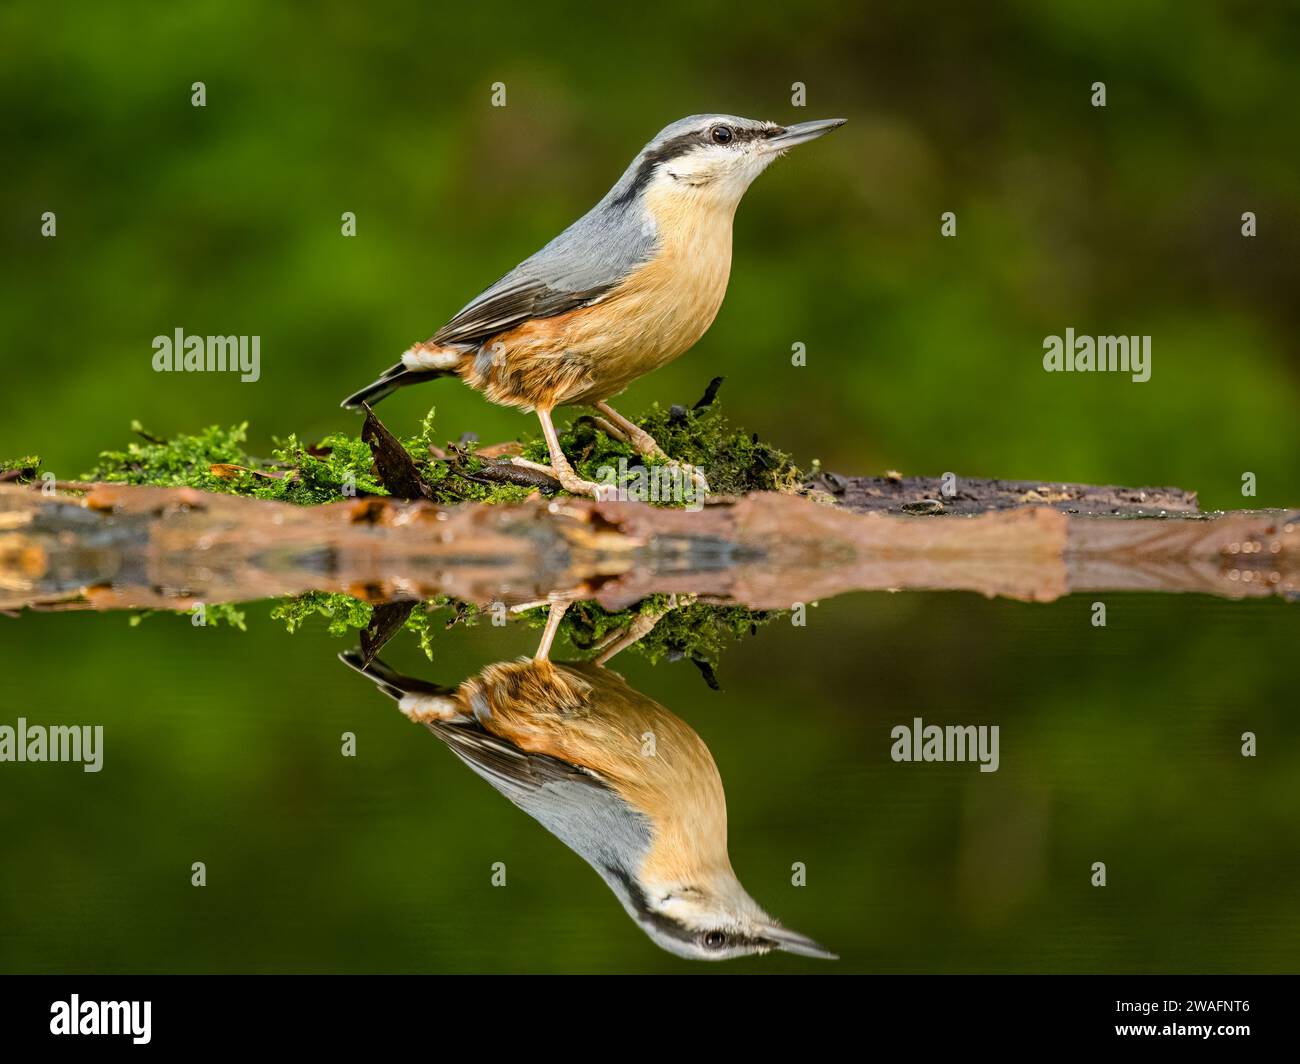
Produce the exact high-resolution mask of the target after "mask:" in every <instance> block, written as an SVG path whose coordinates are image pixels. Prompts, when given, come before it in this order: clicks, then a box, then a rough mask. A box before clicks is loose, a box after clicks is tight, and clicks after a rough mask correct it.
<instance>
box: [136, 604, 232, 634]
mask: <svg viewBox="0 0 1300 1064" xmlns="http://www.w3.org/2000/svg"><path fill="white" fill-rule="evenodd" d="M196 609H197V607H191V608H190V609H187V610H138V611H136V612H135V613H133V614H131V619H130V625H131V627H132V628H135V627H137V626H138V625H139V624H140V622H141V621H145V620H148V619H149V618H150V617H155V616H157V615H158V614H160V613H161V614H172V615H173V616H179V617H189V618H191V619H192V618H193V617H194V616H195V611H196ZM191 623H193V622H192V620H191ZM223 624H224V625H225V626H226V627H227V628H238V629H239V630H240V631H241V632H247V631H248V625H247V624H246V623H245V617H244V611H243V610H241V609H240V608H239V607H238V606H237V605H236V604H235V603H232V602H214V603H212V604H211V605H206V604H205V605H204V607H203V624H201V625H197V626H196V627H200V628H220V627H221V626H222V625H223Z"/></svg>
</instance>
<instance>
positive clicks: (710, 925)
mask: <svg viewBox="0 0 1300 1064" xmlns="http://www.w3.org/2000/svg"><path fill="white" fill-rule="evenodd" d="M637 909H638V910H639V912H638V913H637V914H636V919H637V922H638V923H639V924H641V926H642V928H644V930H645V932H646V934H648V935H649V936H650V937H651V938H652V939H653V940H654V941H655V943H656V944H657V945H659V946H661V947H662V948H663V949H666V950H668V952H670V953H675V954H677V956H679V957H685V958H686V959H687V960H704V961H725V960H731V959H732V958H734V957H748V956H751V955H753V954H759V953H770V952H771V951H772V950H781V951H783V952H785V953H797V954H799V955H800V956H803V957H816V958H819V959H821V960H838V959H839V958H838V957H837V956H836V955H835V954H834V953H832V952H831V951H830V950H828V949H826V948H825V947H824V946H820V945H818V944H817V943H816V942H814V941H813V940H812V939H811V938H809V937H808V936H807V935H801V934H799V933H798V932H797V931H791V930H790V929H789V928H786V927H782V926H781V925H780V924H779V923H778V922H777V921H776V920H774V919H772V917H770V916H768V915H767V913H765V912H764V911H763V910H762V908H760V906H759V904H758V903H757V902H756V901H754V899H753V898H751V897H750V896H749V894H748V893H746V891H745V888H744V887H743V886H741V884H740V880H738V879H737V878H736V876H735V874H734V873H733V872H732V871H731V870H730V869H726V870H725V871H723V872H721V873H720V874H718V875H715V876H710V877H707V878H706V879H705V881H703V882H695V883H679V884H674V885H671V886H664V885H659V886H657V887H655V888H652V889H648V890H646V891H645V893H644V894H643V896H642V897H641V898H640V899H639V904H638V905H637Z"/></svg>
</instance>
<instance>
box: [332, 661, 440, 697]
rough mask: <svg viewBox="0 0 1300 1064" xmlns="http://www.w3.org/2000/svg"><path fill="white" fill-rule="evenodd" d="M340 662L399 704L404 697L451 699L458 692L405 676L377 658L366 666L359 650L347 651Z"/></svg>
mask: <svg viewBox="0 0 1300 1064" xmlns="http://www.w3.org/2000/svg"><path fill="white" fill-rule="evenodd" d="M339 661H341V662H343V664H345V665H347V666H348V667H349V668H351V669H355V670H356V671H357V672H359V673H361V675H362V676H364V677H366V679H368V680H370V681H371V682H372V683H373V684H374V685H375V686H376V687H378V688H379V689H380V690H381V691H383V692H384V694H386V695H388V697H389V698H392V699H394V700H396V701H398V702H400V701H401V700H402V696H403V695H432V696H435V697H437V696H446V697H450V696H452V695H454V694H455V693H456V692H455V690H454V689H452V688H450V687H443V686H441V685H440V684H436V683H430V682H429V681H428V680H421V679H419V678H418V677H415V676H404V675H403V674H402V673H400V672H398V671H397V670H396V669H394V668H392V667H391V666H390V665H386V664H385V663H384V662H382V661H380V660H379V658H375V659H374V660H373V661H371V662H370V664H369V665H367V664H366V659H365V658H364V657H363V656H362V654H361V651H359V650H345V651H343V653H342V654H340V655H339Z"/></svg>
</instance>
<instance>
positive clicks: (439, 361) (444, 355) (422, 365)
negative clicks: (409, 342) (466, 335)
mask: <svg viewBox="0 0 1300 1064" xmlns="http://www.w3.org/2000/svg"><path fill="white" fill-rule="evenodd" d="M460 360H461V352H459V351H450V350H448V349H447V348H445V347H426V346H425V345H424V344H416V345H415V346H414V347H408V348H407V349H406V350H405V351H403V352H402V365H403V366H405V367H406V368H407V369H414V370H429V369H455V368H456V366H457V364H458V363H459V362H460Z"/></svg>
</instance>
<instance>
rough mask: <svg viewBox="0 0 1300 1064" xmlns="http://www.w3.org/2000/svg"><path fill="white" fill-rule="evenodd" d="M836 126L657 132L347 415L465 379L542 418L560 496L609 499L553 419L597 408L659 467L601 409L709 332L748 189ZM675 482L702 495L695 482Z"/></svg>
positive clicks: (726, 120)
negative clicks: (414, 388) (582, 471)
mask: <svg viewBox="0 0 1300 1064" xmlns="http://www.w3.org/2000/svg"><path fill="white" fill-rule="evenodd" d="M843 124H844V119H841V118H834V119H829V120H826V121H820V122H800V123H799V124H797V125H793V126H788V127H786V126H779V125H776V124H775V123H772V122H760V121H755V120H753V119H749V118H737V117H735V116H734V115H692V116H691V117H690V118H683V119H682V120H681V121H679V122H674V123H673V124H672V125H670V126H667V127H665V128H664V129H663V130H662V131H661V132H660V133H659V135H658V136H656V137H655V138H654V139H653V140H652V141H650V143H649V144H647V145H646V146H645V147H644V148H642V149H641V152H640V153H639V154H638V155H637V157H636V158H635V159H633V160H632V164H631V165H630V166H629V167H628V168H627V170H625V171H624V173H623V176H622V177H620V178H619V179H618V181H617V183H616V184H615V185H614V187H613V188H611V189H610V190H609V192H607V193H606V194H605V198H604V199H602V200H601V201H600V202H599V203H598V204H596V206H595V207H593V208H592V209H591V210H590V211H588V212H587V213H586V214H585V215H583V216H582V217H581V218H579V219H578V220H577V221H576V222H574V223H573V224H572V225H571V226H569V228H568V229H566V230H564V232H562V233H561V234H560V235H559V236H557V237H556V238H555V239H554V240H552V241H551V242H550V243H549V244H547V245H546V246H545V247H544V248H542V250H541V251H539V252H537V254H535V255H533V256H532V257H531V258H528V259H525V260H524V261H523V262H522V263H520V264H519V265H518V266H516V267H515V268H514V269H513V270H511V271H510V272H509V273H508V274H506V275H505V276H504V277H502V278H501V279H500V280H499V281H497V282H496V284H494V285H492V286H491V287H490V288H488V289H487V290H486V291H484V292H483V293H482V294H481V295H479V296H478V297H476V298H475V299H473V300H472V301H471V302H470V303H469V304H468V305H467V306H465V307H464V308H463V309H462V310H461V311H460V312H459V313H458V314H457V315H456V316H455V317H454V318H452V319H451V321H449V322H448V323H447V324H446V325H444V326H443V327H442V328H441V329H439V330H438V331H437V332H436V333H434V334H433V336H431V337H430V338H429V339H428V340H426V341H425V342H424V343H419V344H415V345H414V346H413V347H411V348H409V349H408V350H407V351H406V352H404V353H403V355H402V360H401V361H400V362H398V363H397V365H395V366H393V367H391V368H390V369H389V370H387V371H386V372H385V373H384V374H383V376H381V377H380V378H379V379H378V380H376V381H375V382H374V383H373V384H370V385H369V386H367V387H365V388H362V389H361V391H359V392H357V393H356V394H355V395H351V396H349V397H348V398H347V399H345V400H344V401H343V406H345V407H348V408H352V409H357V408H360V406H361V405H362V404H363V403H369V404H373V403H376V402H378V401H379V400H380V399H382V398H384V397H385V396H387V395H389V394H390V393H392V392H394V391H396V390H397V389H398V388H404V387H406V386H407V385H410V384H417V383H419V382H420V381H426V380H431V379H433V378H436V377H450V376H455V377H460V378H461V380H463V381H465V383H467V384H469V385H470V386H471V387H472V388H475V389H477V390H478V391H480V392H482V393H483V394H484V395H485V396H487V398H488V399H490V400H492V401H493V402H495V403H500V404H502V405H505V406H514V407H519V408H520V409H522V410H525V411H527V410H535V411H536V412H537V417H538V419H539V420H540V421H541V424H542V434H543V435H544V436H545V438H546V446H547V449H548V450H549V452H550V459H551V464H550V466H549V467H548V466H541V465H539V466H535V468H538V469H540V470H542V471H545V472H546V473H547V474H548V475H549V476H551V477H553V478H554V479H556V480H558V481H559V482H560V485H561V486H562V487H563V488H564V489H565V490H566V491H569V492H572V493H574V494H581V495H590V496H592V497H593V498H602V497H608V496H609V495H610V494H611V493H612V491H613V489H612V487H611V486H609V485H597V484H594V483H592V482H591V481H586V480H583V479H582V478H580V477H579V476H578V475H577V474H576V473H575V472H574V470H573V467H572V466H571V465H570V464H569V462H568V460H567V459H566V458H565V456H564V454H563V452H561V450H560V444H559V439H558V437H557V436H556V432H555V426H554V424H553V423H552V421H551V412H552V411H553V410H554V409H555V408H556V407H558V406H570V405H575V404H580V405H586V406H592V407H594V408H595V409H596V410H598V411H599V412H600V413H601V414H602V415H603V416H604V418H605V421H606V424H607V425H608V427H609V429H610V430H611V431H612V433H613V434H614V435H616V436H617V437H619V438H620V439H622V440H624V441H625V442H628V443H630V444H631V445H632V446H633V447H634V448H635V449H636V450H637V452H638V453H639V454H641V455H643V456H646V457H651V458H657V459H661V460H662V459H666V458H667V456H666V455H664V453H663V451H662V450H661V449H660V448H659V445H658V444H657V443H655V441H654V439H653V438H652V437H651V436H650V435H649V434H648V433H647V432H645V431H644V430H643V429H641V428H640V427H639V426H637V425H636V424H634V423H633V422H631V421H629V420H628V419H627V418H625V417H623V415H621V414H619V413H618V412H617V411H616V410H614V408H613V407H611V406H610V405H609V399H610V398H612V397H613V396H615V395H617V394H619V393H620V392H621V391H623V390H624V389H625V388H626V387H627V386H628V385H629V384H630V383H631V382H632V381H634V380H636V379H637V378H638V377H641V376H643V375H644V374H646V373H649V372H650V371H651V370H654V369H658V368H659V367H660V366H662V365H665V364H666V363H668V362H670V361H672V360H673V359H675V358H677V357H678V356H679V355H681V354H682V353H684V352H685V351H687V350H688V349H689V348H690V347H692V346H693V345H694V344H695V342H696V341H697V340H699V338H700V337H701V336H703V335H704V333H705V331H706V330H707V329H708V327H709V326H710V325H711V324H712V323H713V319H714V317H715V316H716V314H717V313H718V308H719V307H720V306H721V305H722V297H723V295H724V294H725V293H726V290H727V279H728V277H729V275H730V272H731V226H732V218H733V217H734V215H735V212H736V207H737V205H738V204H739V203H740V199H741V197H742V196H743V195H744V194H745V190H746V189H748V188H749V186H750V183H751V182H753V180H754V179H755V178H756V177H758V175H759V174H761V173H762V172H763V171H764V170H766V169H767V167H768V166H769V165H771V163H772V162H773V161H774V160H776V159H777V158H779V157H780V156H781V155H783V154H784V153H785V152H786V151H787V150H788V149H789V148H792V147H794V146H795V145H796V144H803V143H805V142H807V141H810V140H813V139H814V138H816V137H820V136H821V135H822V134H823V133H827V132H829V131H830V130H832V129H835V128H837V127H838V126H841V125H843ZM516 461H518V462H519V463H520V464H530V463H525V462H523V460H521V459H520V460H516ZM679 468H683V467H679ZM683 471H684V472H687V473H690V474H691V475H693V476H694V477H695V478H696V480H697V483H698V485H699V486H700V487H702V488H705V489H706V490H707V485H705V484H704V483H703V480H702V476H701V475H700V474H699V473H698V472H697V471H695V470H689V469H684V468H683Z"/></svg>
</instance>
